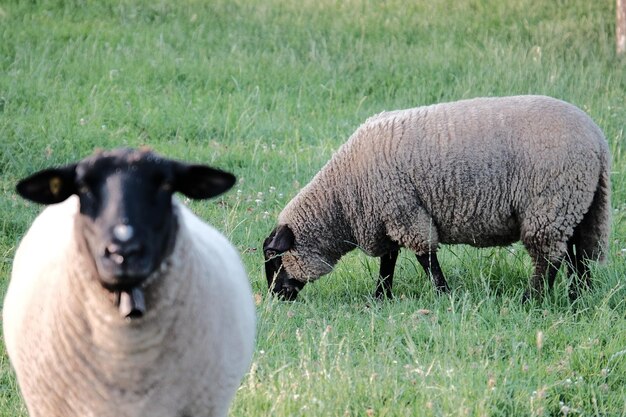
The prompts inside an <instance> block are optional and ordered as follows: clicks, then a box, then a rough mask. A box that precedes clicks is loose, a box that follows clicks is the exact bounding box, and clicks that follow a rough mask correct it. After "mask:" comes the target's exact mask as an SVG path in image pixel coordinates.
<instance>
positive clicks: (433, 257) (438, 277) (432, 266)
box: [415, 252, 450, 292]
mask: <svg viewBox="0 0 626 417" xmlns="http://www.w3.org/2000/svg"><path fill="white" fill-rule="evenodd" d="M415 256H417V261H418V262H419V263H420V265H422V268H424V271H425V272H426V275H428V276H429V277H430V279H432V281H433V283H434V284H435V288H436V289H437V291H439V292H449V291H450V287H449V286H448V282H447V281H446V277H444V276H443V271H442V270H441V266H440V265H439V260H438V259H437V252H428V253H425V254H423V255H417V254H416V255H415Z"/></svg>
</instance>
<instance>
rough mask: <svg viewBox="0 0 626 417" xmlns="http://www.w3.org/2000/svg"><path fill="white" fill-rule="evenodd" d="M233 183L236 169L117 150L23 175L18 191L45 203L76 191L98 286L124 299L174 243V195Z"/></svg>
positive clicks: (207, 192)
mask: <svg viewBox="0 0 626 417" xmlns="http://www.w3.org/2000/svg"><path fill="white" fill-rule="evenodd" d="M234 183H235V177H234V176H233V175H231V174H229V173H227V172H223V171H220V170H216V169H213V168H210V167H208V166H205V165H189V164H185V163H183V162H178V161H174V160H170V159H165V158H162V157H160V156H158V155H156V154H154V153H152V152H150V151H147V150H133V149H117V150H113V151H109V152H99V153H96V154H95V155H93V156H91V157H88V158H86V159H83V160H82V161H80V162H78V163H76V164H71V165H67V166H63V167H59V168H51V169H46V170H43V171H40V172H37V173H35V174H33V175H32V176H30V177H28V178H25V179H23V180H22V181H20V182H19V183H18V185H17V192H18V193H19V194H20V195H21V196H22V197H24V198H26V199H28V200H31V201H34V202H36V203H40V204H55V203H60V202H62V201H64V200H66V199H67V198H68V197H70V196H71V195H74V194H75V195H77V196H78V199H79V202H80V215H78V216H76V223H75V225H76V226H75V228H76V236H77V239H78V241H79V243H80V245H81V247H84V249H85V250H86V251H87V252H88V254H89V256H90V258H91V259H93V264H94V266H95V270H96V271H97V275H98V279H99V281H100V283H101V285H102V286H103V287H104V288H106V289H107V290H109V291H112V292H116V293H117V294H118V295H120V294H121V295H122V302H123V298H124V297H123V296H124V295H126V296H127V297H128V296H130V297H131V298H133V297H134V296H133V295H132V294H135V295H137V296H138V297H140V298H143V295H142V294H141V293H139V294H138V293H137V291H136V289H138V288H141V285H142V283H144V282H145V280H146V279H147V278H148V277H149V276H150V275H151V274H152V273H153V272H155V271H156V270H157V269H158V268H159V267H160V265H161V263H162V262H163V261H164V259H165V258H166V257H167V255H168V254H169V252H170V251H171V250H172V248H173V245H174V241H175V238H176V231H177V222H176V216H175V214H174V211H173V205H172V194H173V193H174V192H176V191H178V192H181V193H182V194H184V195H186V196H187V197H189V198H193V199H204V198H209V197H214V196H217V195H219V194H221V193H223V192H225V191H226V190H228V189H229V188H231V187H232V186H233V184H234ZM134 301H137V300H134ZM140 313H141V312H140Z"/></svg>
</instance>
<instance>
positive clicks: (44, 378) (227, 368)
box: [3, 197, 255, 417]
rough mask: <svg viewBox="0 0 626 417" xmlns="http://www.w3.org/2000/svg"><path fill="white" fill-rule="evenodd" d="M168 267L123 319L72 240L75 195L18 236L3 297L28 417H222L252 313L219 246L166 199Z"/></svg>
mask: <svg viewBox="0 0 626 417" xmlns="http://www.w3.org/2000/svg"><path fill="white" fill-rule="evenodd" d="M174 204H175V209H176V212H177V213H178V216H179V231H178V235H177V239H176V244H175V248H174V251H173V253H172V255H171V256H170V258H169V270H168V272H166V273H165V275H164V276H161V277H159V278H157V279H156V280H154V281H153V282H152V283H150V284H149V285H148V286H147V288H145V295H146V304H147V311H146V314H145V316H144V317H143V318H141V319H138V320H133V321H127V320H125V319H124V318H122V317H120V315H119V313H118V311H117V307H116V306H115V303H114V302H113V301H112V299H111V295H110V294H109V293H108V292H106V291H105V290H104V289H102V287H101V286H100V284H99V283H98V282H97V279H96V277H94V276H90V274H89V272H88V271H90V270H92V269H93V268H88V267H87V264H88V262H89V260H85V259H82V257H81V256H80V255H78V252H77V248H76V245H75V241H74V239H73V236H74V233H75V230H74V216H75V215H76V213H77V210H78V199H77V198H76V197H71V198H70V199H68V200H67V201H65V202H63V203H61V204H57V205H54V206H49V207H47V208H46V209H45V210H44V211H43V212H42V213H41V214H40V215H39V216H38V217H37V218H36V219H35V221H34V223H33V224H32V226H31V228H30V229H29V230H28V232H27V234H26V235H25V236H24V238H23V240H22V242H21V244H20V246H19V248H18V250H17V253H16V255H15V260H14V264H13V272H12V277H11V283H10V285H9V289H8V293H7V296H6V298H5V301H4V312H3V324H4V336H5V343H6V346H7V351H8V353H9V356H10V358H11V362H12V364H13V366H14V368H15V371H16V373H17V377H18V381H19V384H20V387H21V389H22V394H23V396H24V399H25V401H26V404H27V407H28V410H29V413H30V416H31V417H87V416H94V417H96V416H97V417H140V416H142V417H143V416H151V417H173V416H176V417H179V416H180V417H184V416H219V417H224V416H226V415H227V412H228V407H229V405H230V402H231V400H232V398H233V396H234V394H235V392H236V390H237V388H238V386H239V384H240V381H241V378H242V376H243V375H244V374H245V372H246V371H247V369H248V367H249V364H250V360H251V357H252V352H253V345H254V334H255V311H254V303H253V299H252V294H251V289H250V285H249V282H248V279H247V275H246V273H245V271H244V268H243V266H242V263H241V260H240V258H239V255H238V253H237V252H236V250H235V249H234V247H233V246H232V245H231V244H230V242H228V240H227V239H226V238H225V237H224V236H222V235H221V234H220V233H219V232H217V231H216V230H215V229H213V228H212V227H210V226H208V225H207V224H205V223H204V222H202V221H201V220H200V219H199V218H198V217H196V216H195V215H194V214H193V213H192V212H191V211H190V210H188V209H187V208H186V207H185V206H183V205H182V204H180V203H178V202H177V201H176V200H174Z"/></svg>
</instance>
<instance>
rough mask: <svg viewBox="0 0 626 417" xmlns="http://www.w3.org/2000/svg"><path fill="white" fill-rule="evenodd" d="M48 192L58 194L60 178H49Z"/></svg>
mask: <svg viewBox="0 0 626 417" xmlns="http://www.w3.org/2000/svg"><path fill="white" fill-rule="evenodd" d="M49 185H50V192H51V193H52V195H53V196H55V197H56V196H57V195H59V191H61V178H59V177H53V178H50V184H49Z"/></svg>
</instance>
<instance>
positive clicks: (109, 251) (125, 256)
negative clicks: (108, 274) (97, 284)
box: [104, 242, 143, 265]
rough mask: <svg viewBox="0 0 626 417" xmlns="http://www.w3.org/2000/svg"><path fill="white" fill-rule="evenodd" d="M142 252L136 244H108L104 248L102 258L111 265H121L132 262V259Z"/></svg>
mask: <svg viewBox="0 0 626 417" xmlns="http://www.w3.org/2000/svg"><path fill="white" fill-rule="evenodd" d="M142 250H143V247H142V245H141V244H140V243H138V242H132V243H126V244H118V243H109V244H108V245H107V246H106V247H105V248H104V256H105V257H106V258H108V259H110V260H111V261H113V263H115V264H117V265H122V264H123V263H126V262H128V261H129V260H130V261H132V259H133V258H134V257H137V255H140V254H141V252H142Z"/></svg>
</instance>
